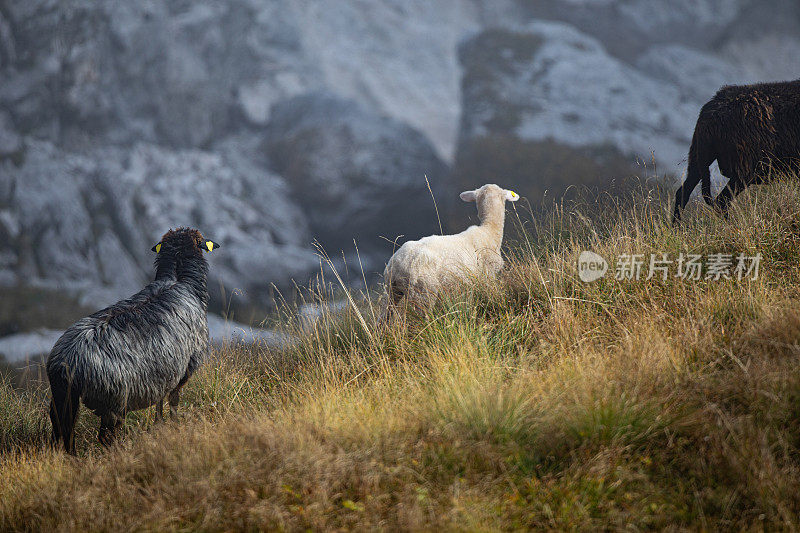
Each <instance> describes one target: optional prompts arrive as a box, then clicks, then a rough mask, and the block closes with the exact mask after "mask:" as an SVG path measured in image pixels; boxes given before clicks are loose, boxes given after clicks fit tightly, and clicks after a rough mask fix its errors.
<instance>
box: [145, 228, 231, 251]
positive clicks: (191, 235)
mask: <svg viewBox="0 0 800 533" xmlns="http://www.w3.org/2000/svg"><path fill="white" fill-rule="evenodd" d="M216 248H219V244H217V243H215V242H214V241H211V240H208V239H206V238H204V237H203V235H202V234H201V233H200V232H199V231H197V230H196V229H192V228H178V229H175V230H173V229H171V230H169V231H168V232H166V233H165V234H164V236H163V237H161V241H160V242H159V243H158V244H156V245H155V246H153V248H152V250H153V251H154V252H156V253H157V254H159V255H162V254H163V255H174V256H184V257H187V256H193V255H200V253H201V252H210V251H212V250H214V249H216Z"/></svg>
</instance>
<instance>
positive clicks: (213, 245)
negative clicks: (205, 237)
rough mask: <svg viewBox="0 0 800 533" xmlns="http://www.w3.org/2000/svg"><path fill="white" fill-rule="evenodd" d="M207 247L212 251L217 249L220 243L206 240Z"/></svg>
mask: <svg viewBox="0 0 800 533" xmlns="http://www.w3.org/2000/svg"><path fill="white" fill-rule="evenodd" d="M205 247H206V250H208V251H209V252H210V251H212V250H216V249H217V248H219V244H217V243H215V242H214V241H206V242H205Z"/></svg>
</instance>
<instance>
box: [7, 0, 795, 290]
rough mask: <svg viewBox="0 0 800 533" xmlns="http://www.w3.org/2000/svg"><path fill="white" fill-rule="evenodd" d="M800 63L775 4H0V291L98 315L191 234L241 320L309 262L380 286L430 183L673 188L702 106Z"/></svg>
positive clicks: (788, 7)
mask: <svg viewBox="0 0 800 533" xmlns="http://www.w3.org/2000/svg"><path fill="white" fill-rule="evenodd" d="M798 55H800V8H799V7H798V5H797V4H796V2H794V1H793V0H777V1H775V2H771V3H769V6H766V5H765V4H764V3H763V2H760V1H758V0H699V1H690V0H679V1H676V2H660V1H656V0H542V1H537V2H529V1H525V0H497V1H489V0H442V1H437V2H429V1H427V0H392V1H388V2H374V1H372V0H345V1H342V2H337V3H336V5H335V6H334V5H332V4H331V3H329V2H322V1H320V0H299V1H298V0H293V1H290V0H277V1H265V0H228V1H225V2H209V1H202V0H201V1H198V0H193V1H184V0H177V1H176V0H146V1H141V2H130V1H127V0H101V1H94V0H0V283H2V284H6V285H13V284H36V285H43V286H46V287H57V288H61V289H65V290H68V291H71V292H74V293H77V294H78V296H79V297H81V298H82V299H83V300H84V301H85V302H86V303H90V304H92V305H95V304H97V305H99V304H102V303H108V302H109V301H110V300H113V299H114V298H116V297H119V296H124V295H126V294H128V293H130V292H131V291H132V290H135V289H136V288H137V287H138V286H140V285H141V283H142V282H143V281H144V280H145V279H146V278H147V277H148V276H149V275H150V264H151V260H152V257H151V256H150V253H149V252H148V250H149V247H150V246H151V245H152V243H153V242H154V239H157V238H158V236H159V235H160V234H161V233H162V232H163V231H165V230H166V229H167V228H168V227H170V226H175V225H186V224H188V225H195V226H198V227H200V228H201V229H202V230H203V231H205V232H206V233H208V234H209V235H213V237H214V238H215V239H218V240H219V241H220V242H222V243H223V248H221V249H220V250H219V255H215V257H216V260H215V264H214V266H215V268H214V269H213V275H214V280H213V282H214V284H217V285H224V286H225V287H226V289H227V291H228V292H229V291H230V290H231V289H233V288H238V289H241V290H242V296H241V298H243V299H244V300H248V301H250V302H251V303H255V304H261V303H263V300H265V299H266V298H267V294H268V293H269V290H270V286H271V284H276V285H278V286H279V287H290V286H291V285H292V284H293V281H292V280H295V281H298V282H299V283H300V284H301V285H302V284H304V282H305V280H306V279H307V277H308V275H309V273H310V272H311V271H313V270H314V269H315V268H317V267H318V259H317V258H316V257H315V256H314V247H313V244H312V243H313V242H314V241H315V240H317V241H320V242H321V243H322V244H323V245H324V246H325V248H326V249H327V251H328V252H329V253H330V254H331V255H336V254H337V251H338V250H340V249H345V250H346V251H348V252H349V251H350V250H352V248H351V247H352V244H351V243H352V239H353V238H357V239H358V241H359V245H360V246H361V247H362V249H363V250H364V251H365V252H366V254H367V255H368V256H369V258H368V259H369V261H367V263H368V268H370V269H372V270H375V271H378V270H380V267H381V263H382V261H384V260H385V258H386V256H387V255H388V252H389V251H390V249H391V246H390V245H389V244H388V243H387V242H386V241H385V240H383V239H382V237H385V238H387V239H390V240H391V239H394V238H395V237H397V236H398V235H401V234H402V235H405V237H403V238H409V237H411V236H417V235H420V234H422V233H426V232H431V231H435V229H436V228H437V227H438V224H437V223H436V218H435V216H436V215H435V212H434V210H433V205H432V202H431V201H430V198H429V192H428V189H427V185H426V183H425V176H427V177H428V178H429V181H430V185H431V187H432V189H433V191H434V193H435V194H436V195H437V197H438V198H439V199H440V201H441V203H447V200H448V199H449V198H455V197H456V194H457V192H458V190H459V189H461V188H462V187H463V188H467V187H469V188H473V187H475V186H477V185H480V184H481V183H483V182H487V181H496V182H498V183H502V184H504V185H506V186H509V187H517V188H519V189H520V192H522V193H523V194H525V195H526V196H528V197H529V199H530V200H531V202H532V203H536V202H537V201H538V198H539V197H540V196H541V195H542V194H543V191H544V190H552V191H557V190H559V189H563V188H564V187H565V186H566V185H568V184H571V183H589V184H596V183H599V182H603V181H607V180H609V179H612V178H615V177H619V176H621V175H623V174H627V173H637V172H641V170H640V167H637V166H636V165H635V163H636V161H637V160H644V161H648V162H650V161H653V162H656V163H657V164H658V166H659V169H661V170H664V171H668V172H673V173H676V174H680V172H681V171H682V169H683V165H684V159H685V153H686V151H687V149H688V142H689V139H690V137H691V133H692V127H693V123H694V119H695V117H696V114H697V111H698V109H699V107H700V105H701V104H702V103H703V102H704V101H705V100H706V99H708V98H709V97H710V96H711V95H712V94H713V93H714V91H715V90H716V89H717V88H718V87H719V86H720V85H722V84H724V83H740V82H749V81H756V80H768V79H782V78H796V77H797V76H798V72H800V70H799V69H798V61H797V57H798ZM459 207H460V206H459ZM461 209H462V211H463V209H464V208H461ZM215 254H216V252H215Z"/></svg>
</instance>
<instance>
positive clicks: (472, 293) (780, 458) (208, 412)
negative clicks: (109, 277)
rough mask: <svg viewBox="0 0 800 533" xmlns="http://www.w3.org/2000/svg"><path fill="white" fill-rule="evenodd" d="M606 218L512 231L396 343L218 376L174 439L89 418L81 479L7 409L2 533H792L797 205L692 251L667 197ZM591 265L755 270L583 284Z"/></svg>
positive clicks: (402, 322)
mask: <svg viewBox="0 0 800 533" xmlns="http://www.w3.org/2000/svg"><path fill="white" fill-rule="evenodd" d="M606 205H608V208H607V209H597V204H596V203H589V204H582V203H580V202H578V203H570V204H565V205H559V206H556V208H554V209H552V210H550V212H549V214H547V215H537V217H525V216H523V215H520V216H519V217H518V218H517V217H515V216H514V214H513V213H512V216H511V218H510V221H509V224H513V223H516V224H517V225H518V226H522V227H524V228H525V231H520V232H519V233H518V235H519V238H518V239H516V240H515V242H514V243H512V245H511V248H510V249H509V253H508V256H509V261H508V263H507V267H506V269H505V270H504V271H503V273H502V274H501V276H500V277H499V278H498V279H497V280H496V281H492V280H474V281H473V282H472V283H470V284H469V286H465V287H462V288H460V289H459V290H455V291H453V292H451V293H449V294H445V295H442V296H441V297H440V298H439V299H438V301H436V302H435V303H433V304H432V305H431V307H430V308H429V309H426V310H417V311H411V310H409V311H408V312H407V313H406V314H403V315H401V317H400V318H399V319H398V320H396V321H395V322H393V323H392V324H391V326H390V327H388V328H381V327H378V326H376V325H375V321H374V318H373V317H374V316H377V315H378V314H379V310H380V306H381V302H379V301H378V299H379V298H378V297H377V296H376V295H372V296H371V297H366V296H364V295H360V296H358V295H353V303H354V305H353V306H351V307H350V308H349V309H347V310H346V311H344V312H328V313H325V314H323V316H322V318H321V319H320V321H319V322H318V323H317V324H316V325H315V327H313V328H311V329H310V330H308V331H307V332H306V333H302V334H300V332H299V330H298V329H297V326H296V323H297V322H296V319H295V317H292V316H291V315H290V314H289V315H283V316H281V318H280V319H276V323H282V324H284V326H283V327H285V328H286V329H287V330H288V331H290V332H294V333H296V334H298V335H300V338H299V342H298V343H297V344H296V345H295V346H293V347H291V348H286V349H283V350H278V349H275V348H268V347H264V346H260V347H259V346H257V347H253V348H245V347H241V346H226V347H223V348H221V349H218V350H215V352H214V353H213V354H212V359H211V360H210V361H209V362H208V363H207V364H206V365H205V366H204V367H203V369H202V370H201V371H200V372H199V373H198V374H197V375H196V376H195V377H193V379H192V380H191V381H190V382H189V384H188V385H187V387H186V389H185V393H184V395H183V399H182V402H181V408H180V411H181V418H180V421H178V422H168V423H164V424H161V425H154V424H153V412H152V410H144V411H139V412H137V413H132V414H131V415H129V417H128V420H127V422H126V433H125V435H124V437H123V438H122V439H121V440H120V442H119V443H118V445H116V446H114V447H113V448H111V449H103V448H101V447H99V445H97V444H96V431H97V423H98V421H97V420H96V418H95V417H94V416H93V415H92V414H90V413H87V412H86V411H85V410H84V411H82V414H81V417H80V420H79V426H78V433H77V437H78V439H77V442H78V449H79V455H78V457H77V458H75V459H73V458H69V457H66V456H64V455H63V454H62V453H60V452H53V451H51V450H49V449H48V447H47V446H46V444H45V443H46V440H47V434H48V428H49V422H48V421H47V418H46V406H47V391H46V390H43V389H41V388H38V389H37V388H33V389H30V390H27V391H19V390H14V389H13V388H12V387H11V386H10V385H9V384H8V383H2V384H0V454H2V455H0V530H52V529H63V530H85V529H109V530H110V529H114V530H117V529H137V530H138V529H145V530H164V529H166V530H186V529H205V530H221V529H230V530H240V529H268V530H272V529H288V530H305V529H312V530H319V529H384V530H396V529H401V530H420V529H422V530H496V529H500V530H514V529H532V528H536V529H558V530H561V529H578V530H597V529H706V530H720V529H723V530H732V529H735V530H740V529H758V530H761V529H767V530H775V529H790V530H791V529H797V528H798V527H800V523H798V522H800V520H798V516H800V495H799V494H798V491H797V487H798V486H799V485H800V453H798V452H800V357H798V356H800V291H799V290H798V288H800V283H798V282H800V266H799V265H800V262H799V261H798V259H800V188H798V187H797V182H796V180H792V179H785V180H781V181H779V182H777V183H774V184H772V185H770V186H761V187H753V188H752V189H751V190H750V191H748V192H747V193H746V194H744V195H742V196H741V197H740V198H739V199H737V201H736V202H735V203H734V207H733V210H732V212H731V214H730V216H729V218H727V219H725V218H722V217H718V216H716V215H714V214H712V213H710V212H708V211H707V210H706V209H705V208H702V207H700V208H692V209H690V210H689V212H688V213H687V216H686V217H685V218H686V222H685V224H684V225H683V226H682V227H681V228H671V227H670V226H669V225H668V223H667V221H668V215H669V213H668V207H669V206H668V203H667V202H666V201H665V199H664V197H663V195H661V193H655V194H652V193H651V192H648V191H646V190H645V191H640V192H638V193H636V196H635V197H632V198H628V199H626V200H625V201H619V202H617V203H609V204H606ZM583 249H591V250H593V251H595V252H597V253H599V254H600V255H602V256H603V257H605V258H606V259H612V260H613V258H615V257H616V256H618V255H619V254H622V253H633V252H635V253H643V254H650V253H656V252H666V253H669V254H672V255H673V257H674V256H676V255H677V253H679V252H681V251H683V252H691V253H702V254H708V253H712V252H718V251H726V252H727V251H731V252H744V253H746V254H748V255H754V254H755V253H759V252H760V253H761V254H762V256H763V259H762V263H761V276H760V277H759V279H757V280H754V281H751V280H743V281H738V280H723V281H713V280H700V281H682V280H680V279H675V278H669V279H667V280H666V281H661V280H660V279H659V280H649V281H644V280H642V281H638V282H634V281H632V282H624V281H616V280H614V279H613V278H610V277H608V276H607V277H606V278H605V279H603V280H600V281H597V282H594V283H589V284H587V283H584V282H582V281H580V280H579V279H578V277H577V273H576V269H575V263H576V259H577V256H578V253H579V252H580V251H581V250H583ZM612 270H613V265H612ZM317 297H318V298H319V299H321V300H324V299H325V298H326V295H325V294H317Z"/></svg>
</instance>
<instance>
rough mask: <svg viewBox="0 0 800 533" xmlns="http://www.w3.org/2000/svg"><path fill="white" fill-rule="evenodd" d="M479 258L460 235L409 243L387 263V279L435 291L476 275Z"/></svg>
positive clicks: (479, 268) (426, 238) (427, 238)
mask: <svg viewBox="0 0 800 533" xmlns="http://www.w3.org/2000/svg"><path fill="white" fill-rule="evenodd" d="M480 271H481V265H480V264H479V259H478V254H477V253H476V251H475V250H474V249H472V248H471V246H468V245H466V244H465V242H464V237H463V234H458V235H433V236H429V237H424V238H422V239H420V240H418V241H408V242H406V243H405V244H403V246H401V247H400V249H398V250H397V252H395V254H394V255H393V256H392V257H391V259H390V260H389V263H388V264H387V266H386V270H385V271H384V276H385V277H386V278H387V279H391V280H393V283H394V282H395V281H397V282H399V283H401V284H408V285H409V286H412V287H417V288H418V289H419V288H421V287H427V288H434V287H435V286H439V285H441V284H443V283H446V282H449V281H454V280H456V279H464V278H466V277H468V276H470V275H476V274H479V273H480Z"/></svg>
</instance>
